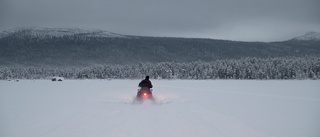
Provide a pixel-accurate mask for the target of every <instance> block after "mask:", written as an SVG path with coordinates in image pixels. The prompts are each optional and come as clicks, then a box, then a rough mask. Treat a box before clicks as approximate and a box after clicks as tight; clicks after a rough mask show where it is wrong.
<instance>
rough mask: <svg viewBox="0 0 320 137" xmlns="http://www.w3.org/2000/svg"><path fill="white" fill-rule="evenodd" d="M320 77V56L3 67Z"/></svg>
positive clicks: (119, 74)
mask: <svg viewBox="0 0 320 137" xmlns="http://www.w3.org/2000/svg"><path fill="white" fill-rule="evenodd" d="M146 75H150V77H151V78H152V79H320V57H281V58H264V59H261V58H242V59H224V60H216V61H211V62H204V61H195V62H188V63H179V62H162V63H137V64H132V65H110V64H109V65H98V66H92V67H83V68H78V67H74V68H64V69H62V68H52V67H0V79H50V78H52V77H53V76H61V77H64V78H66V79H142V78H143V77H145V76H146Z"/></svg>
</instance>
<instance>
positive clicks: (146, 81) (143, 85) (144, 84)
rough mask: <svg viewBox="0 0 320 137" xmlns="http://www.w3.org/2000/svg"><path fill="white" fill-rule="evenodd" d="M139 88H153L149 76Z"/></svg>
mask: <svg viewBox="0 0 320 137" xmlns="http://www.w3.org/2000/svg"><path fill="white" fill-rule="evenodd" d="M139 87H148V88H149V89H150V88H152V87H153V86H152V83H151V81H150V80H149V76H146V78H145V79H144V80H142V81H141V82H140V83H139Z"/></svg>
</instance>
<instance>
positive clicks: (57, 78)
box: [51, 77, 64, 81]
mask: <svg viewBox="0 0 320 137" xmlns="http://www.w3.org/2000/svg"><path fill="white" fill-rule="evenodd" d="M63 80H64V78H63V77H53V78H52V79H51V81H63Z"/></svg>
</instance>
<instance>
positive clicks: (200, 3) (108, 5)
mask: <svg viewBox="0 0 320 137" xmlns="http://www.w3.org/2000/svg"><path fill="white" fill-rule="evenodd" d="M21 27H54V28H57V27H59V28H61V27H72V28H85V29H103V30H107V31H111V32H115V33H120V34H130V35H143V36H171V37H197V38H199V37H200V38H213V39H228V40H241V41H278V40H287V39H290V38H292V37H295V36H300V35H303V34H304V33H306V32H308V31H317V32H320V0H0V31H3V30H7V29H13V28H21Z"/></svg>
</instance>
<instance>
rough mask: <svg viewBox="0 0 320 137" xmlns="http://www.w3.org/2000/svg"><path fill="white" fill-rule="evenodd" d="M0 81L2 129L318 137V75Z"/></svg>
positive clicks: (139, 136)
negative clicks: (140, 96)
mask: <svg viewBox="0 0 320 137" xmlns="http://www.w3.org/2000/svg"><path fill="white" fill-rule="evenodd" d="M151 81H152V82H153V85H154V89H153V94H154V97H155V99H156V103H153V102H151V101H145V102H143V103H142V104H133V103H132V101H133V99H134V96H135V95H136V92H137V85H138V83H139V82H140V80H65V81H63V82H51V81H49V80H20V81H19V82H15V81H0V136H1V137H195V136H198V137H319V136H320V131H319V129H320V105H319V104H320V81H319V80H151Z"/></svg>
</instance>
